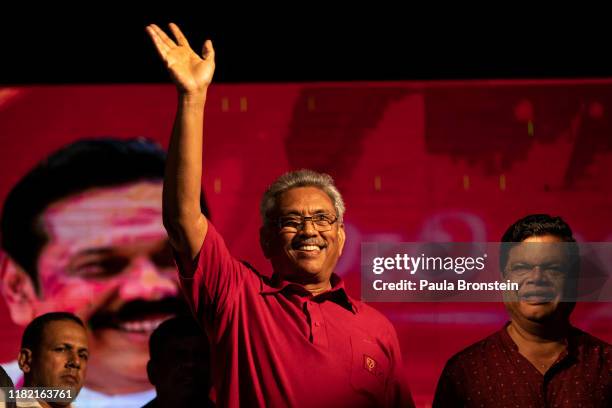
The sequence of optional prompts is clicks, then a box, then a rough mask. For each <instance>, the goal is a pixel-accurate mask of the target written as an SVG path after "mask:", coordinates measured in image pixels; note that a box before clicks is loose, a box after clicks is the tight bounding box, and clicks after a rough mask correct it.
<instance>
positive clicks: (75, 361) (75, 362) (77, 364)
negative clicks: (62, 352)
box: [66, 352, 81, 369]
mask: <svg viewBox="0 0 612 408" xmlns="http://www.w3.org/2000/svg"><path fill="white" fill-rule="evenodd" d="M66 368H76V369H80V368H81V357H80V356H79V353H77V352H72V353H70V355H69V356H68V361H67V362H66Z"/></svg>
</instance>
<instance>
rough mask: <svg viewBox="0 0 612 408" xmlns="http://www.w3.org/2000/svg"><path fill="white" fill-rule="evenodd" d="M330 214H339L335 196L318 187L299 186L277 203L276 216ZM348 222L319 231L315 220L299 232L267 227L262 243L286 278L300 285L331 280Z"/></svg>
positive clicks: (277, 269)
mask: <svg viewBox="0 0 612 408" xmlns="http://www.w3.org/2000/svg"><path fill="white" fill-rule="evenodd" d="M315 214H328V215H331V216H332V217H333V218H335V217H336V210H335V208H334V205H333V202H332V200H331V198H330V197H329V196H328V195H327V194H326V193H325V192H324V191H323V190H321V189H319V188H317V187H297V188H292V189H290V190H287V191H285V192H284V193H282V194H281V195H280V196H279V197H278V199H277V202H276V211H275V212H274V215H275V217H277V218H276V219H278V218H279V217H285V216H289V215H299V216H303V217H310V216H313V215H315ZM344 241H345V235H344V225H342V224H341V223H340V222H336V223H334V224H332V226H331V229H330V230H329V231H323V232H321V231H317V230H316V229H315V226H314V225H313V223H312V222H311V221H306V222H305V224H304V225H303V226H302V227H301V228H298V229H297V231H296V232H286V231H283V230H280V229H278V228H277V227H276V226H273V227H266V229H265V232H264V234H263V238H262V245H263V248H264V252H265V254H266V257H267V258H269V259H270V262H271V263H272V267H273V269H274V271H275V272H276V273H278V274H280V275H281V276H282V277H283V278H284V279H286V280H288V281H291V282H296V283H300V284H308V283H317V282H328V281H329V279H330V277H331V274H332V272H333V271H334V268H335V266H336V263H337V262H338V258H339V257H340V255H341V254H342V248H343V247H344Z"/></svg>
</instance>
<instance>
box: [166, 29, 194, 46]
mask: <svg viewBox="0 0 612 408" xmlns="http://www.w3.org/2000/svg"><path fill="white" fill-rule="evenodd" d="M169 26H170V31H172V34H173V35H174V38H176V42H177V44H178V45H183V46H187V47H189V42H188V41H187V38H186V37H185V35H184V34H183V32H182V31H181V29H180V28H179V27H178V26H177V25H176V24H174V23H170V24H169Z"/></svg>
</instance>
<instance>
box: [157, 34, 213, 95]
mask: <svg viewBox="0 0 612 408" xmlns="http://www.w3.org/2000/svg"><path fill="white" fill-rule="evenodd" d="M146 30H147V33H148V34H149V37H151V40H153V43H154V45H155V48H156V49H157V53H158V54H159V56H160V57H161V59H162V61H164V62H165V63H166V67H167V68H168V72H170V76H171V77H172V80H173V81H174V83H175V84H176V86H177V88H178V90H179V92H182V93H185V94H197V93H201V92H205V91H206V89H207V88H208V85H210V83H211V81H212V77H213V73H214V72H215V50H214V49H213V45H212V42H211V41H210V40H206V41H205V42H204V46H203V47H202V55H201V56H200V55H198V54H197V53H196V52H194V51H193V50H192V49H191V47H190V46H189V43H188V42H187V38H185V36H184V35H183V33H182V32H181V30H180V29H179V28H178V26H177V25H176V24H174V23H170V31H172V34H173V35H174V38H175V39H176V41H175V40H173V39H172V38H170V37H168V35H167V34H166V33H165V32H164V31H163V30H162V29H161V28H159V27H158V26H157V25H155V24H150V25H148V26H147V27H146Z"/></svg>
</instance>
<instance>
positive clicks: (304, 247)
mask: <svg viewBox="0 0 612 408" xmlns="http://www.w3.org/2000/svg"><path fill="white" fill-rule="evenodd" d="M317 249H319V247H318V246H317V245H302V246H301V247H300V251H315V250H317Z"/></svg>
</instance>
